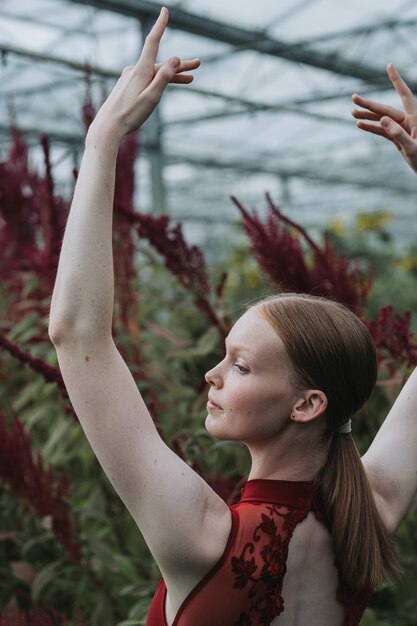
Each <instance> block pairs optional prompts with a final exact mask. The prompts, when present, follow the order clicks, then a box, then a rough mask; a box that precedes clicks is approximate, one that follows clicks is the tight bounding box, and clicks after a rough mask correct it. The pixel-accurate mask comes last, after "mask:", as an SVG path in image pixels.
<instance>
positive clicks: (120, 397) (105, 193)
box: [49, 9, 230, 582]
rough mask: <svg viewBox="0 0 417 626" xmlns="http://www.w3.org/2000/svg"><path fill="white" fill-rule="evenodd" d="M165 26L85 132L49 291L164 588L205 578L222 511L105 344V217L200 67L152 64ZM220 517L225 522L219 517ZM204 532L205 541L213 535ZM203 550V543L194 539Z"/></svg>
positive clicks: (118, 483) (61, 339)
mask: <svg viewBox="0 0 417 626" xmlns="http://www.w3.org/2000/svg"><path fill="white" fill-rule="evenodd" d="M167 21H168V11H167V9H163V10H162V11H161V15H160V16H159V18H158V20H157V21H156V23H155V25H154V27H153V29H152V30H151V32H150V34H149V35H148V37H147V38H146V42H145V45H144V48H143V51H142V54H141V57H140V59H139V61H138V63H137V64H136V65H135V66H132V67H128V68H126V69H125V70H124V71H123V74H122V75H121V77H120V79H119V81H118V82H117V84H116V86H115V87H114V89H113V91H112V92H111V94H110V96H109V97H108V99H107V101H106V102H105V103H104V105H103V106H102V108H101V109H100V111H99V112H98V114H97V116H96V118H95V120H94V121H93V123H92V124H91V126H90V129H89V131H88V135H87V139H86V148H85V153H84V156H83V159H82V164H81V168H80V172H79V176H78V181H77V185H76V189H75V193H74V198H73V202H72V206H71V211H70V214H69V218H68V222H67V226H66V231H65V237H64V241H63V245H62V251H61V256H60V260H59V267H58V273H57V279H56V284H55V288H54V292H53V298H52V305H51V314H50V323H49V334H50V337H51V340H52V342H53V343H54V345H55V348H56V351H57V355H58V361H59V365H60V369H61V373H62V376H63V378H64V381H65V384H66V387H67V390H68V393H69V396H70V399H71V402H72V404H73V406H74V409H75V411H76V413H77V415H78V418H79V421H80V423H81V425H82V427H83V429H84V431H85V433H86V435H87V438H88V440H89V442H90V444H91V446H92V448H93V450H94V452H95V454H96V456H97V458H98V460H99V461H100V464H101V465H102V467H103V469H104V471H105V472H106V474H107V476H108V477H109V479H110V481H111V482H112V484H113V486H114V488H115V489H116V491H117V492H118V494H119V496H120V497H121V498H122V500H123V501H124V503H125V504H126V506H127V508H128V509H129V511H130V513H131V514H132V516H133V518H134V519H135V521H136V523H137V524H138V526H139V528H140V530H141V532H142V534H143V536H144V538H145V540H146V542H147V543H148V546H149V548H150V550H151V551H152V553H153V555H154V557H155V560H156V561H157V563H158V565H159V567H160V568H161V570H162V572H163V574H164V576H165V578H166V580H167V579H168V582H169V579H170V577H171V580H176V579H177V578H178V577H179V578H181V574H184V573H185V572H186V573H187V575H190V573H195V572H196V571H200V569H201V568H202V569H203V570H204V566H205V563H206V562H207V561H209V562H211V561H210V559H211V558H212V552H211V550H212V545H213V544H212V543H210V537H211V536H212V533H213V531H215V530H216V523H217V520H219V523H220V524H223V526H225V525H226V524H227V523H230V516H229V519H228V518H227V516H226V512H227V513H229V511H228V508H227V506H226V504H225V503H224V502H223V501H222V500H221V498H219V497H218V496H217V494H215V492H214V491H213V490H212V489H211V488H210V487H209V486H208V485H207V483H206V482H205V481H204V480H203V479H202V478H201V477H200V476H198V475H197V474H196V473H195V472H194V471H193V470H192V469H191V468H190V467H189V466H188V465H187V464H186V463H184V462H183V461H182V460H181V459H180V458H179V457H178V456H177V455H176V454H174V453H173V452H172V451H171V450H170V448H169V447H168V446H166V445H165V444H164V442H163V441H162V439H161V438H160V436H159V434H158V432H157V430H156V428H155V425H154V423H153V420H152V418H151V416H150V415H149V413H148V410H147V408H146V406H145V404H144V402H143V400H142V397H141V395H140V394H139V391H138V389H137V386H136V384H135V382H134V379H133V377H132V376H131V374H130V372H129V369H128V367H127V365H126V363H125V362H124V361H123V359H122V357H121V355H120V353H119V352H118V350H117V348H116V346H115V344H114V342H113V339H112V335H111V327H112V315H113V305H114V302H113V299H114V284H113V258H112V212H113V196H114V179H115V163H116V156H117V152H118V148H119V145H120V142H121V140H122V138H123V137H124V136H125V135H126V134H127V133H129V132H130V131H132V130H134V129H136V128H138V127H139V126H140V125H141V124H143V122H144V121H145V120H146V118H147V117H148V116H149V115H150V113H151V112H152V110H153V109H154V108H155V106H156V105H157V103H158V102H159V100H160V98H161V96H162V94H163V91H164V89H165V87H166V86H167V84H168V83H169V82H177V83H184V84H186V83H189V82H190V81H191V80H192V76H189V75H186V74H185V75H184V74H183V73H182V72H183V71H187V70H193V69H196V68H197V67H198V65H199V60H198V59H195V60H191V61H183V62H181V61H180V59H178V58H177V57H173V58H172V59H171V60H170V61H167V62H165V63H163V64H156V63H155V60H156V55H157V52H158V46H159V42H160V39H161V37H162V35H163V33H164V30H165V27H166V24H167ZM219 510H220V511H221V512H222V513H223V514H224V515H223V517H221V516H219V515H218V514H217V513H218V512H219ZM210 533H211V534H210ZM202 535H203V536H205V541H201V536H202Z"/></svg>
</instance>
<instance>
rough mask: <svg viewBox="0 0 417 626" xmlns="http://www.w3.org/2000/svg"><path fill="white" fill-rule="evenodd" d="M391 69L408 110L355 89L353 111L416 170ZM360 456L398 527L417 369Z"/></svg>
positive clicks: (414, 430) (408, 470)
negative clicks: (370, 97)
mask: <svg viewBox="0 0 417 626" xmlns="http://www.w3.org/2000/svg"><path fill="white" fill-rule="evenodd" d="M387 73H388V76H389V78H390V80H391V82H392V84H393V86H394V88H395V90H396V91H397V93H398V95H399V96H400V98H401V101H402V104H403V107H404V110H403V111H402V110H400V109H396V108H394V107H391V106H387V105H386V104H382V103H380V102H375V101H373V100H368V99H367V98H362V97H361V96H358V95H357V94H355V95H354V96H353V97H352V100H353V102H354V103H355V104H357V105H359V106H360V107H362V109H355V110H354V111H352V115H353V117H355V118H356V119H357V120H359V121H358V122H357V126H358V127H359V128H360V129H361V130H364V131H366V132H370V133H373V134H375V135H379V136H381V137H384V138H385V139H388V140H389V141H391V142H392V143H393V144H394V145H395V146H396V147H397V149H398V150H399V152H400V153H401V155H402V156H403V158H404V159H405V160H406V161H407V163H408V165H409V166H410V167H411V168H412V170H413V171H414V172H416V173H417V103H416V101H415V99H414V96H413V94H412V92H411V90H410V89H409V87H408V85H407V84H406V83H405V82H404V80H403V79H402V78H401V76H400V74H399V72H398V71H397V70H396V69H395V67H394V66H393V65H391V64H390V65H388V67H387ZM364 120H365V121H364ZM416 191H417V190H416ZM362 461H363V463H364V465H365V469H366V472H367V475H368V478H369V480H370V482H371V485H372V488H373V491H374V493H375V494H376V496H377V497H378V499H379V501H380V510H381V512H382V513H383V517H384V520H385V523H386V525H387V527H388V529H389V530H390V531H391V532H394V531H395V529H396V528H397V526H398V524H399V523H400V522H401V520H402V518H403V517H404V515H405V513H406V511H407V508H408V507H409V505H410V503H411V500H412V498H413V496H414V494H415V492H416V490H417V370H414V372H413V373H412V374H411V376H410V378H409V379H408V381H407V383H406V384H405V386H404V388H403V389H402V390H401V393H400V394H399V396H398V398H397V400H396V402H395V404H394V406H393V407H392V409H391V411H390V412H389V414H388V416H387V418H386V419H385V421H384V423H383V424H382V426H381V428H380V429H379V431H378V433H377V435H376V437H375V439H374V441H373V442H372V444H371V446H370V447H369V450H368V451H367V453H366V454H365V455H364V456H363V457H362Z"/></svg>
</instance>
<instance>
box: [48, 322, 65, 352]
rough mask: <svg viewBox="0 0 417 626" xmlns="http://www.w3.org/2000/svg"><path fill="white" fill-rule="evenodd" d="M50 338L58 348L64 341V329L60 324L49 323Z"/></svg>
mask: <svg viewBox="0 0 417 626" xmlns="http://www.w3.org/2000/svg"><path fill="white" fill-rule="evenodd" d="M48 336H49V339H50V341H51V343H52V344H53V345H54V346H55V347H56V346H58V345H59V344H60V343H61V341H62V327H61V325H60V324H57V323H55V322H54V323H51V322H49V326H48Z"/></svg>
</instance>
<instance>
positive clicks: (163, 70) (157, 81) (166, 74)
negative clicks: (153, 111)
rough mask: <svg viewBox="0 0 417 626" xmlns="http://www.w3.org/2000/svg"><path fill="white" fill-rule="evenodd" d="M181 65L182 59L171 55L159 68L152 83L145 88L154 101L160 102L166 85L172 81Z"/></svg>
mask: <svg viewBox="0 0 417 626" xmlns="http://www.w3.org/2000/svg"><path fill="white" fill-rule="evenodd" d="M180 65H181V60H180V59H179V58H178V57H171V58H170V59H169V61H166V62H165V63H163V64H162V65H161V67H160V68H159V69H158V71H157V73H156V74H155V76H154V78H153V80H152V82H151V84H150V85H149V86H148V87H147V88H146V90H145V91H146V92H148V95H149V96H151V97H152V99H153V100H154V101H156V102H159V100H160V98H161V96H162V94H163V92H164V90H165V88H166V86H167V85H168V83H170V82H171V81H172V79H173V78H174V76H175V74H176V73H177V71H178V69H179V67H180Z"/></svg>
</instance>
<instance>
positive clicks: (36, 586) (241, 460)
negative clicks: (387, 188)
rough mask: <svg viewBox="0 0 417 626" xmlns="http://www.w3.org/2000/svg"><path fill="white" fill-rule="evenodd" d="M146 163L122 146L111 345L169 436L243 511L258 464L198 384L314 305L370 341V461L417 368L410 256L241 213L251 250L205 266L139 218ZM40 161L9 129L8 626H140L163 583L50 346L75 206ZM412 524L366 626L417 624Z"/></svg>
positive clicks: (133, 139) (377, 239) (3, 618)
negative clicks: (252, 322) (254, 327)
mask: <svg viewBox="0 0 417 626" xmlns="http://www.w3.org/2000/svg"><path fill="white" fill-rule="evenodd" d="M91 114H92V112H91V110H90V109H89V108H86V109H85V119H86V123H88V118H89V116H90V118H91ZM139 145H140V141H139V138H138V137H137V136H135V135H131V136H130V137H129V138H128V139H127V140H126V141H125V143H124V144H123V146H122V149H121V151H120V155H119V162H118V169H117V184H116V194H115V219H114V241H113V244H114V264H115V277H116V285H115V287H116V289H115V309H114V323H113V333H114V338H115V342H116V344H117V346H118V348H119V350H120V352H121V354H122V355H123V357H124V359H125V360H126V362H127V363H128V365H129V367H130V370H131V372H132V375H133V376H134V378H135V380H136V382H137V384H138V386H139V387H140V390H141V392H142V393H143V395H144V397H145V400H146V402H147V404H148V407H149V409H150V411H151V414H152V416H153V419H154V420H155V423H156V425H157V427H158V429H159V432H160V434H161V436H162V437H163V438H164V440H165V441H166V442H167V443H168V444H169V445H170V446H171V447H172V448H173V449H174V450H175V452H176V453H177V454H179V455H180V456H181V457H182V458H184V459H185V460H186V461H187V462H188V463H189V464H190V465H191V466H192V467H193V468H194V469H195V470H196V471H197V472H199V473H200V474H201V475H202V476H203V477H204V478H205V479H206V480H207V481H208V482H209V483H210V484H211V485H212V487H213V488H214V489H215V490H216V491H217V492H218V493H219V494H220V495H221V496H222V497H223V498H224V499H225V500H226V501H227V502H228V503H233V502H235V501H236V499H237V497H238V493H239V487H240V486H241V485H242V484H243V481H244V480H245V477H246V476H247V473H248V471H249V455H248V453H247V451H246V448H244V446H243V445H242V444H240V443H238V442H225V441H217V440H215V439H213V438H212V437H211V436H210V435H209V434H208V433H207V431H206V430H205V428H204V425H203V424H204V418H205V404H206V399H207V386H206V383H205V380H204V373H205V372H206V371H207V370H208V369H209V368H210V367H212V366H213V364H214V363H215V362H216V361H217V360H218V359H219V358H221V356H222V353H223V342H224V337H225V335H226V334H227V332H228V330H229V328H230V327H231V325H232V323H233V321H234V320H235V319H236V318H237V317H238V316H239V315H240V314H241V313H242V312H243V310H244V307H245V305H246V304H248V303H251V302H253V301H254V300H257V299H258V298H261V297H262V296H264V295H266V294H268V293H271V292H274V291H277V290H291V291H305V292H309V293H316V294H319V295H325V296H327V297H331V298H335V299H337V300H339V301H341V302H343V303H344V304H346V305H348V306H350V307H351V308H352V309H353V310H355V311H356V313H357V314H358V315H359V316H361V317H362V318H363V319H364V320H365V321H366V323H367V324H368V326H369V328H370V329H371V332H372V333H373V335H374V338H375V341H376V344H377V347H378V355H379V363H380V374H379V381H378V386H377V388H376V390H375V393H374V394H373V396H372V398H371V401H370V402H369V404H368V407H367V408H366V410H364V411H363V413H362V415H361V416H360V418H359V419H357V420H356V422H355V425H354V434H355V438H356V441H357V444H358V447H359V449H360V451H361V452H364V451H365V450H366V449H367V447H368V445H369V443H370V441H371V440H372V438H373V436H374V435H375V432H376V430H377V428H378V426H379V424H380V423H381V421H382V420H383V419H384V417H385V415H386V413H387V412H388V410H389V407H390V406H391V404H392V403H393V401H394V400H395V397H396V395H397V394H398V392H399V389H400V387H401V385H402V383H403V382H404V380H405V379H406V377H407V375H408V373H409V371H410V368H411V367H412V366H413V365H415V364H416V363H417V346H416V344H415V343H414V338H413V334H412V330H413V328H414V329H415V324H416V321H415V320H412V319H411V315H410V314H409V312H407V311H408V310H409V309H412V310H415V308H416V307H417V292H416V273H417V251H416V250H412V249H410V250H404V251H402V252H401V254H400V253H399V252H398V250H397V248H396V246H395V245H394V242H393V241H392V240H391V236H390V232H389V220H390V213H389V211H388V210H381V213H380V214H374V213H372V214H368V213H367V212H366V211H364V212H363V215H361V216H360V217H359V218H358V220H357V222H356V223H355V224H353V225H351V226H349V227H348V226H346V225H345V224H344V223H343V222H342V221H340V219H339V220H338V221H335V222H334V223H331V224H329V227H328V229H327V230H326V232H324V233H309V232H307V231H306V230H305V229H304V228H303V227H302V225H300V224H297V223H295V222H294V221H293V220H291V219H290V218H289V217H288V216H287V215H285V214H284V213H283V212H282V211H281V210H280V208H279V207H277V206H275V204H274V202H273V199H272V198H271V197H269V196H267V198H266V211H263V212H262V217H260V214H258V213H257V212H256V211H251V212H250V211H248V210H246V209H245V208H244V206H243V205H242V204H241V203H240V201H239V200H237V199H234V202H235V204H236V205H237V210H238V211H240V214H241V218H242V227H243V228H244V230H245V231H246V233H247V235H248V245H246V246H243V245H241V246H238V247H235V248H233V249H231V250H230V251H228V252H227V254H225V260H223V261H222V262H221V263H213V264H211V265H210V266H208V265H207V263H206V261H205V258H204V255H203V253H202V251H201V250H199V249H198V248H197V247H195V246H189V245H188V244H187V242H186V240H185V238H184V236H183V232H182V228H181V225H178V224H172V223H171V221H170V220H169V218H168V217H167V216H158V217H154V216H151V215H144V214H141V213H138V212H136V211H135V207H134V201H133V198H134V183H135V181H134V168H133V163H134V159H135V155H136V153H137V150H138V149H139ZM42 146H43V150H44V163H45V167H44V170H43V171H42V172H39V171H36V170H35V169H34V168H33V167H32V166H31V165H30V160H29V152H28V148H27V146H26V144H25V142H24V141H23V140H22V139H21V137H20V136H19V133H18V130H17V129H15V130H14V132H13V138H12V142H11V145H10V149H9V153H8V154H6V155H4V157H3V160H2V162H1V163H0V249H1V257H0V349H1V351H0V376H1V380H2V385H1V386H0V498H1V506H0V607H1V611H0V626H6V625H8V626H11V625H15V626H17V625H18V624H22V625H23V624H24V625H26V624H31V625H32V626H43V625H45V626H48V625H50V624H51V625H52V624H54V625H55V624H70V625H73V626H81V625H82V624H89V625H90V624H91V625H94V626H95V625H97V626H98V625H100V626H114V625H118V626H128V625H131V626H133V625H140V624H142V625H143V624H145V622H146V615H147V611H148V606H149V602H150V599H151V597H152V595H153V592H154V590H155V587H156V585H157V583H158V580H159V572H158V569H157V567H156V565H155V563H154V562H153V560H152V557H151V555H150V553H149V550H148V548H147V546H146V544H145V543H144V541H143V539H142V537H141V535H140V533H139V532H138V529H137V527H136V525H135V524H134V522H133V521H132V519H131V517H130V515H129V514H128V512H127V511H126V509H125V508H124V505H123V504H122V503H121V501H120V500H119V498H118V497H117V495H116V494H115V492H114V491H113V489H112V487H111V485H110V483H109V482H108V481H107V479H106V477H105V475H104V474H103V472H102V470H101V468H100V466H99V465H98V462H97V461H96V459H95V457H94V455H93V454H92V451H91V449H90V447H89V444H88V443H87V440H86V438H85V437H84V434H83V432H82V430H81V428H80V426H79V424H78V422H77V419H76V416H75V414H74V412H73V410H72V408H71V405H70V403H69V400H68V397H67V395H66V392H65V386H64V385H63V381H62V379H61V376H60V373H59V369H58V367H57V359H56V354H55V350H54V348H53V346H52V344H51V343H50V341H49V338H48V332H47V328H48V314H49V306H50V297H51V294H52V290H53V283H54V280H55V272H56V267H57V263H58V257H59V250H60V246H61V242H62V237H63V232H64V227H65V223H66V218H67V215H68V210H69V201H68V199H66V198H62V197H61V196H60V195H59V194H58V193H57V192H56V190H55V189H54V179H53V173H52V169H51V164H50V159H49V149H48V141H47V139H46V138H43V139H42ZM393 302H395V308H394V307H393V306H392V303H393ZM416 522H417V515H416V507H415V504H414V505H413V506H411V508H410V510H409V513H408V515H407V517H406V519H405V520H404V521H403V523H402V525H401V527H400V529H399V531H398V534H397V539H398V546H399V552H400V558H401V564H402V568H403V574H402V576H401V578H400V579H399V580H397V581H394V582H392V583H389V584H386V585H385V586H384V588H383V589H381V590H379V591H378V592H377V593H376V594H375V596H374V598H373V600H372V603H371V606H370V608H369V609H368V610H367V612H366V615H365V617H364V619H363V622H362V623H363V624H364V626H386V625H388V624H389V625H393V624H396V625H404V626H405V625H409V626H411V625H414V626H415V624H416V623H417V622H416V615H417V596H416V593H415V590H416V589H417V523H416Z"/></svg>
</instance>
